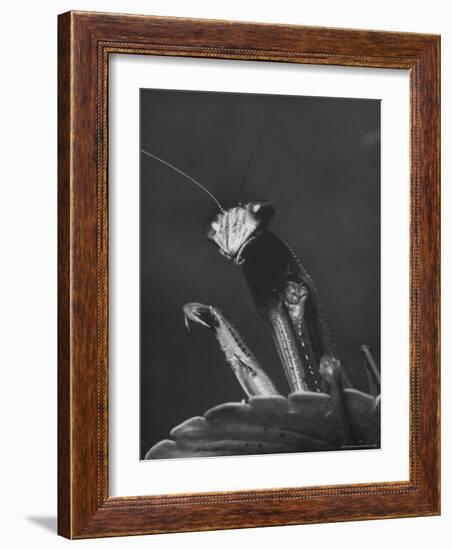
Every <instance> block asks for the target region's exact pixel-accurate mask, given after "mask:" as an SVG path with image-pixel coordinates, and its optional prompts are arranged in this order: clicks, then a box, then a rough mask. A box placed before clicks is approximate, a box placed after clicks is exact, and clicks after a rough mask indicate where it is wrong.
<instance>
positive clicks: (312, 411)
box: [145, 389, 380, 459]
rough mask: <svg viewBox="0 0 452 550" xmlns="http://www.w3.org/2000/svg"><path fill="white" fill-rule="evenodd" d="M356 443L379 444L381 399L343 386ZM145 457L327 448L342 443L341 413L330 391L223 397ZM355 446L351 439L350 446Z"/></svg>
mask: <svg viewBox="0 0 452 550" xmlns="http://www.w3.org/2000/svg"><path fill="white" fill-rule="evenodd" d="M344 402H345V407H346V409H347V410H346V414H347V417H348V419H349V421H350V424H351V429H352V432H353V434H354V438H355V440H356V447H357V448H362V447H363V445H367V446H368V447H377V446H379V436H380V399H379V398H377V399H375V398H374V397H372V396H370V395H367V394H364V393H362V392H359V391H356V390H350V389H347V390H344ZM170 437H171V439H165V440H163V441H160V442H159V443H157V444H156V445H154V446H153V447H152V448H151V449H150V450H149V451H148V452H147V454H146V457H145V458H146V459H160V458H178V457H201V456H230V455H247V454H265V453H293V452H307V451H328V450H340V449H343V448H345V447H344V446H342V445H341V441H340V430H339V429H338V417H337V415H336V413H335V411H334V409H333V406H332V401H331V397H330V396H329V395H328V394H324V393H322V394H320V393H311V392H298V393H292V394H291V395H289V397H287V398H286V397H283V396H271V397H252V398H250V400H249V401H248V402H242V403H223V404H221V405H217V406H216V407H213V408H212V409H209V410H208V411H206V413H205V414H204V416H195V417H193V418H190V419H188V420H186V421H185V422H183V423H182V424H180V425H179V426H176V427H175V428H173V429H172V430H171V433H170ZM347 448H353V445H352V446H351V447H350V446H347Z"/></svg>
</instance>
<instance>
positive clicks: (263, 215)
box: [248, 200, 275, 226]
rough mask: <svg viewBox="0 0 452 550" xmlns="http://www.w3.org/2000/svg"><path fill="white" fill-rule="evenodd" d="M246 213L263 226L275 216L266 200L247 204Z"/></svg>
mask: <svg viewBox="0 0 452 550" xmlns="http://www.w3.org/2000/svg"><path fill="white" fill-rule="evenodd" d="M248 209H249V210H248V211H249V212H251V213H252V214H253V215H254V217H255V218H256V219H257V220H259V222H260V224H263V225H264V226H266V225H268V224H269V223H270V221H271V219H272V218H273V215H274V214H275V209H274V207H273V206H272V205H271V203H269V202H268V201H266V200H260V201H256V202H252V203H249V204H248Z"/></svg>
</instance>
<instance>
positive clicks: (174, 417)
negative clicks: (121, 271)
mask: <svg viewBox="0 0 452 550" xmlns="http://www.w3.org/2000/svg"><path fill="white" fill-rule="evenodd" d="M139 155H140V372H141V377H140V380H141V383H140V386H141V387H140V437H141V441H140V459H142V460H143V459H145V460H152V459H154V460H155V459H168V458H195V457H213V456H235V455H254V454H269V453H294V452H299V453H301V452H318V451H353V450H359V449H378V448H379V447H380V302H381V300H380V286H381V275H380V267H381V265H380V264H381V261H380V256H381V253H380V252H381V251H380V244H381V241H380V233H381V211H380V195H381V186H380V161H381V158H380V101H379V100H378V99H366V98H360V99H356V98H347V97H309V96H301V95H300V96H290V95H266V94H251V93H225V92H224V93H223V92H206V91H202V92H201V91H184V90H164V89H141V90H140V151H139Z"/></svg>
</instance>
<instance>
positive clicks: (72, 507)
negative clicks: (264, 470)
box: [58, 12, 440, 538]
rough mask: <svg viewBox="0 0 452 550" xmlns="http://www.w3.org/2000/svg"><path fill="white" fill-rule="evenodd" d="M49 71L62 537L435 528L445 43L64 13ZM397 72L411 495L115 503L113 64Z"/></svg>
mask: <svg viewBox="0 0 452 550" xmlns="http://www.w3.org/2000/svg"><path fill="white" fill-rule="evenodd" d="M58 48H59V63H58V73H59V75H58V79H59V80H58V85H59V95H58V99H59V101H58V116H59V129H58V152H59V160H58V209H59V222H58V231H59V243H58V293H59V315H58V340H59V344H58V363H59V367H58V401H59V403H58V407H59V412H58V424H59V427H58V457H59V469H58V501H59V502H58V532H59V534H61V535H63V536H65V537H68V538H87V537H102V536H116V535H133V534H149V533H164V532H178V531H198V530H207V529H230V528H240V527H258V526H271V525H293V524H303V523H320V522H333V521H349V520H362V519H377V518H394V517H409V516H428V515H437V514H439V512H440V458H439V456H440V422H439V415H440V404H439V396H440V373H439V367H440V359H439V357H440V355H439V351H440V342H439V334H440V333H439V328H440V325H439V322H440V321H439V315H440V306H439V298H440V294H439V293H440V288H439V278H440V259H439V255H440V237H439V229H440V214H439V207H440V181H439V180H440V142H439V140H440V123H439V105H440V99H439V97H440V96H439V93H440V68H439V67H440V38H439V37H438V36H434V35H426V34H411V33H394V32H379V31H378V32H375V31H363V30H343V29H330V28H321V27H302V26H291V25H267V24H254V23H235V22H226V21H208V20H195V19H179V18H163V17H148V16H138V15H121V14H101V13H89V12H69V13H65V14H63V15H60V16H59V42H58ZM113 53H115V54H121V53H127V54H144V55H159V56H162V55H167V56H188V57H207V58H218V59H240V60H244V61H246V60H266V61H272V62H290V63H302V64H322V65H323V64H326V65H341V66H349V67H374V68H399V69H407V70H409V74H410V108H411V111H410V116H411V121H410V124H411V136H410V141H411V149H410V164H411V166H410V170H411V175H410V177H411V183H410V189H411V190H410V212H411V220H410V283H409V284H410V427H409V430H410V445H409V446H410V451H409V471H410V476H409V480H408V481H400V482H394V481H392V482H384V483H367V484H358V485H334V486H321V487H317V486H316V487H296V488H290V489H272V490H253V491H231V492H225V493H204V494H202V493H195V494H181V495H159V496H148V497H144V496H143V497H141V496H140V497H128V496H123V497H110V496H109V490H108V375H109V372H108V170H107V166H108V162H107V161H108V152H107V151H108V149H107V147H108V101H107V92H108V74H109V72H108V71H109V69H108V67H109V65H108V62H109V55H110V54H113Z"/></svg>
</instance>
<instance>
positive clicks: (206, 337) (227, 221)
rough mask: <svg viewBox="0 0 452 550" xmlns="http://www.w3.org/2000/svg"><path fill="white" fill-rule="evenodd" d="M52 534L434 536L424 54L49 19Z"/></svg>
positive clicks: (280, 31) (319, 32) (232, 26)
mask: <svg viewBox="0 0 452 550" xmlns="http://www.w3.org/2000/svg"><path fill="white" fill-rule="evenodd" d="M58 435H59V533H60V534H61V535H63V536H66V537H68V538H86V537H99V536H114V535H125V534H147V533H162V532H177V531H190V530H205V529H225V528H237V527H251V526H264V525H267V526H268V525H288V524H301V523H313V522H325V521H345V520H354V519H372V518H389V517H406V516H417V515H419V516H420V515H433V514H438V513H439V37H437V36H432V35H419V34H409V33H387V32H375V31H359V30H341V29H327V28H313V27H301V26H290V25H287V26H286V25H262V24H252V23H232V22H222V21H207V20H189V19H178V18H161V17H151V16H134V15H120V14H98V13H88V12H69V13H66V14H63V15H61V16H60V18H59V434H58Z"/></svg>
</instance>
